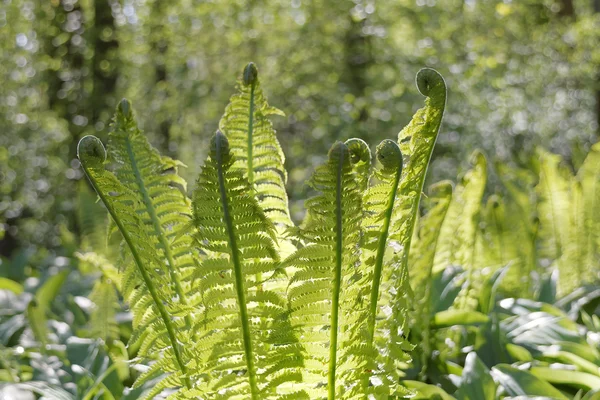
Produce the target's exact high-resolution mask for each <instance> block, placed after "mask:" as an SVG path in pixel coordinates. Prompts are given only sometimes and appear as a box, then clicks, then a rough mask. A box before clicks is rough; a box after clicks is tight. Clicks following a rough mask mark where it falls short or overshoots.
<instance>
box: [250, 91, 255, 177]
mask: <svg viewBox="0 0 600 400" xmlns="http://www.w3.org/2000/svg"><path fill="white" fill-rule="evenodd" d="M254 88H256V80H253V81H252V83H251V84H250V112H249V113H248V183H250V186H253V185H254V165H253V160H252V157H253V155H252V150H253V149H252V139H253V136H252V134H253V133H254Z"/></svg>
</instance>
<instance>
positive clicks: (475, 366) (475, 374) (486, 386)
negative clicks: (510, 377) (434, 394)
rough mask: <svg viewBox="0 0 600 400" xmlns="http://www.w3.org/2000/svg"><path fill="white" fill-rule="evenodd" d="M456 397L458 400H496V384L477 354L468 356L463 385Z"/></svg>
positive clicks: (463, 374) (461, 384) (473, 353)
mask: <svg viewBox="0 0 600 400" xmlns="http://www.w3.org/2000/svg"><path fill="white" fill-rule="evenodd" d="M455 396H456V398H457V399H458V400H494V399H495V398H496V384H495V383H494V380H493V379H492V377H491V376H490V370H489V369H488V368H487V367H486V366H485V364H484V363H483V362H482V361H481V360H480V359H479V357H477V354H476V353H475V352H471V353H469V354H467V358H466V360H465V368H464V369H463V373H462V379H461V383H460V386H459V388H458V391H457V392H456V394H455Z"/></svg>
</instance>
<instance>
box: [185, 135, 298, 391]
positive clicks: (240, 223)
mask: <svg viewBox="0 0 600 400" xmlns="http://www.w3.org/2000/svg"><path fill="white" fill-rule="evenodd" d="M235 159H236V157H235V156H234V155H233V151H232V150H231V148H230V144H229V142H228V140H227V138H226V137H225V135H224V134H223V133H221V132H217V133H216V135H215V136H214V137H213V139H212V141H211V149H210V155H209V157H208V159H207V160H206V163H205V165H204V167H203V169H202V172H201V174H200V176H199V178H198V186H197V189H196V190H195V192H194V196H193V203H192V204H193V205H192V207H193V222H194V225H195V227H196V240H197V244H198V246H200V247H201V248H202V249H205V250H208V251H209V252H210V255H209V256H208V257H207V258H206V259H204V260H202V261H200V264H199V266H198V268H197V270H196V272H195V273H194V275H193V277H192V282H198V288H197V290H198V291H199V293H200V294H201V296H202V304H203V307H204V308H203V311H202V314H201V315H200V318H199V319H198V321H197V323H196V326H195V327H194V329H195V331H196V332H198V335H197V338H198V340H197V341H196V343H195V344H194V346H193V349H192V350H191V351H192V352H193V360H192V361H191V362H190V365H189V366H190V369H191V370H194V371H196V370H201V371H203V372H204V373H205V374H206V375H205V376H204V378H203V377H198V378H200V379H199V383H198V384H197V385H196V386H195V387H194V388H193V390H192V391H190V393H193V394H191V396H197V397H200V398H205V399H225V398H227V399H236V398H240V399H241V398H245V399H248V398H250V399H254V400H259V399H261V400H262V399H283V398H285V395H290V394H293V393H296V389H295V388H294V386H293V385H292V382H294V381H298V380H299V379H300V373H299V371H300V369H301V367H302V359H301V358H300V355H299V354H300V353H299V351H298V344H297V342H296V341H295V340H294V337H293V335H292V332H291V330H290V329H285V326H284V325H285V318H284V317H285V315H286V313H287V303H286V300H285V297H284V296H283V293H281V291H278V290H276V289H277V288H280V287H281V284H280V283H279V282H277V280H276V279H275V278H274V277H275V275H276V272H277V270H276V268H277V264H278V262H279V258H278V254H277V251H276V248H275V242H274V238H275V237H274V235H275V227H274V226H273V224H272V223H271V221H270V220H269V219H268V218H267V217H266V216H265V213H264V212H263V210H262V209H261V208H260V206H259V204H258V202H257V200H256V197H255V196H254V190H253V189H252V187H251V186H250V184H249V182H248V180H247V179H246V177H245V176H244V175H243V172H242V170H240V169H239V168H234V165H235V162H236V161H235ZM282 324H283V325H282ZM298 396H301V393H300V394H298ZM299 398H301V397H299Z"/></svg>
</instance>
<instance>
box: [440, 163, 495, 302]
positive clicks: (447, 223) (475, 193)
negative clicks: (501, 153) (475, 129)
mask: <svg viewBox="0 0 600 400" xmlns="http://www.w3.org/2000/svg"><path fill="white" fill-rule="evenodd" d="M472 164H473V169H471V170H470V171H468V172H467V173H466V174H465V176H464V177H463V179H462V183H461V185H458V186H457V188H456V190H455V191H454V195H453V196H452V203H451V204H450V206H449V209H448V212H447V214H446V218H445V219H444V223H443V224H442V226H441V228H440V230H441V232H440V238H439V240H438V247H437V248H438V251H437V253H436V255H435V258H434V266H433V272H439V271H441V270H443V269H445V268H447V267H449V266H452V265H458V266H461V267H462V268H463V269H464V270H466V271H467V282H466V285H465V287H464V290H463V292H462V294H461V295H460V296H459V298H458V299H457V302H458V304H457V305H456V306H457V308H460V309H463V308H473V307H475V304H473V301H471V300H472V299H474V298H476V297H477V288H476V286H477V285H476V283H477V282H476V279H475V277H476V276H477V274H478V272H479V270H480V267H481V266H480V265H479V264H478V256H479V255H478V254H477V252H476V249H477V240H478V237H479V221H480V218H481V215H480V213H481V209H482V205H481V203H482V198H483V194H484V191H485V184H486V181H487V162H486V160H485V157H484V156H483V154H482V153H480V152H475V153H474V154H473V156H472Z"/></svg>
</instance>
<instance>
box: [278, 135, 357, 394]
mask: <svg viewBox="0 0 600 400" xmlns="http://www.w3.org/2000/svg"><path fill="white" fill-rule="evenodd" d="M309 185H310V186H311V187H312V188H313V189H315V190H317V191H318V192H320V194H319V195H317V196H316V197H313V198H311V199H309V200H307V201H306V207H307V213H308V215H309V218H307V222H306V226H304V227H303V228H302V229H301V230H300V231H299V235H300V236H301V237H302V238H303V239H304V241H305V247H303V248H301V249H299V250H298V251H297V252H296V253H294V254H292V255H291V256H290V257H288V259H287V260H286V261H285V262H284V265H286V266H289V267H293V268H294V269H295V270H296V271H297V272H296V273H295V275H294V276H293V277H292V279H291V282H290V286H289V293H288V297H289V301H290V309H291V323H292V326H293V327H294V329H295V330H296V331H297V332H298V335H299V336H301V337H302V338H303V344H304V346H305V351H306V366H305V368H304V381H305V383H306V387H307V391H308V393H309V395H310V398H311V399H321V398H329V399H330V400H332V399H334V398H335V399H346V398H352V396H353V391H354V389H352V390H350V389H349V388H351V387H353V386H354V385H355V384H356V382H358V381H357V379H360V377H361V376H362V375H363V373H364V366H363V365H359V364H358V363H356V359H355V354H356V353H359V352H361V351H363V350H364V349H363V348H361V342H357V341H356V340H355V339H356V329H357V327H358V321H357V317H358V315H359V312H358V311H359V310H357V309H356V300H357V295H358V285H357V280H358V279H359V278H360V275H359V270H357V263H358V262H359V252H358V249H359V242H360V221H361V217H362V207H361V192H360V190H359V183H358V181H357V179H356V177H355V173H354V172H353V167H352V160H351V155H350V151H349V149H348V146H346V145H345V144H343V143H340V142H338V143H336V144H334V145H333V147H332V148H331V150H330V151H329V159H328V161H327V162H326V163H325V165H322V166H320V167H318V168H317V170H316V171H315V173H314V175H313V176H312V178H311V179H310V181H309ZM326 366H328V367H326Z"/></svg>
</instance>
